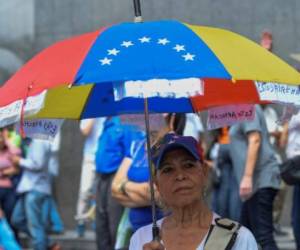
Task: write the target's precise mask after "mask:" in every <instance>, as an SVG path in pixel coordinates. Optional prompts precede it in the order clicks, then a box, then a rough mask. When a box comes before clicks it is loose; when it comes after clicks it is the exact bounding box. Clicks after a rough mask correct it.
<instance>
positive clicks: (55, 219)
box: [43, 131, 64, 234]
mask: <svg viewBox="0 0 300 250" xmlns="http://www.w3.org/2000/svg"><path fill="white" fill-rule="evenodd" d="M60 137H61V134H60V131H58V133H57V134H56V135H55V137H54V139H53V141H51V153H50V158H49V161H48V170H49V173H50V180H51V188H52V195H51V196H49V199H48V200H47V201H46V202H45V206H44V208H43V210H44V211H43V213H45V216H49V231H50V232H51V233H54V234H61V233H63V231H64V225H63V222H62V219H61V217H60V215H59V212H58V209H57V205H56V202H55V197H54V195H55V192H54V191H55V178H56V177H57V176H58V173H59V159H58V153H59V149H60Z"/></svg>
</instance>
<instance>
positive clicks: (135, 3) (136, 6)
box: [133, 0, 143, 23]
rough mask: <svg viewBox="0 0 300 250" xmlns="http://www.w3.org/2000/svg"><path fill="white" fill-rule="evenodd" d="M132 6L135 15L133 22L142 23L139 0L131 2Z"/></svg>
mask: <svg viewBox="0 0 300 250" xmlns="http://www.w3.org/2000/svg"><path fill="white" fill-rule="evenodd" d="M133 6H134V15H135V17H134V22H136V23H140V22H142V21H143V18H142V12H141V2H140V0H133Z"/></svg>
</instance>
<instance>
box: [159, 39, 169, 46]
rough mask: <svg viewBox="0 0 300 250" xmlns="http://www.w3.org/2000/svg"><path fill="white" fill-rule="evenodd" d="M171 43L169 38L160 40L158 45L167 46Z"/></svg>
mask: <svg viewBox="0 0 300 250" xmlns="http://www.w3.org/2000/svg"><path fill="white" fill-rule="evenodd" d="M169 42H170V41H169V40H168V39H167V38H164V39H158V44H162V45H166V44H167V43H169Z"/></svg>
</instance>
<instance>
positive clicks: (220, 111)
mask: <svg viewBox="0 0 300 250" xmlns="http://www.w3.org/2000/svg"><path fill="white" fill-rule="evenodd" d="M254 117H255V106H254V105H252V104H240V105H226V106H222V107H216V108H211V109H209V110H208V117H207V129H210V130H211V129H217V128H222V127H226V126H231V125H233V124H235V123H237V122H243V121H252V120H253V119H254Z"/></svg>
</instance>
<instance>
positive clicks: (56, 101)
mask: <svg viewBox="0 0 300 250" xmlns="http://www.w3.org/2000/svg"><path fill="white" fill-rule="evenodd" d="M135 3H136V4H137V3H139V1H135ZM136 19H137V20H141V17H140V13H139V12H138V11H137V18H136ZM262 82H268V83H269V82H272V83H280V84H288V85H298V84H299V83H300V75H299V73H298V72H297V71H296V70H294V69H293V68H292V67H290V66H289V65H288V64H287V63H285V62H284V61H282V60H281V59H279V58H278V57H277V56H275V55H273V54H271V53H270V52H268V51H267V50H265V49H263V48H262V47H260V46H259V45H257V44H256V43H254V42H252V41H250V40H249V39H247V38H245V37H243V36H240V35H238V34H236V33H233V32H231V31H228V30H224V29H219V28H213V27H204V26H196V25H190V24H186V23H181V22H178V21H171V20H162V21H152V22H144V23H142V22H139V23H130V22H128V23H120V24H116V25H112V26H110V27H104V28H102V29H99V30H97V31H95V32H91V33H87V34H83V35H79V36H76V37H72V38H70V39H67V40H64V41H61V42H58V43H56V44H54V45H52V46H50V47H49V48H47V49H45V50H43V51H42V52H40V53H39V54H38V55H36V56H35V57H34V58H33V59H31V60H30V61H29V62H28V63H26V64H25V65H24V66H23V67H22V68H21V69H20V70H19V71H18V72H16V73H15V74H14V75H13V76H12V77H11V78H10V79H9V80H8V81H7V82H6V83H5V85H4V86H3V87H1V89H0V125H2V126H3V125H6V124H9V123H12V122H15V121H17V120H20V117H21V119H23V118H24V116H25V118H26V117H31V118H32V117H34V118H64V119H65V118H69V119H85V118H92V117H99V116H111V115H118V114H128V113H144V112H145V120H146V129H147V130H148V131H149V119H148V112H153V113H154V112H195V111H200V110H203V109H207V108H209V107H215V106H220V105H227V104H242V103H260V102H261V98H260V97H261V95H260V91H259V89H258V85H259V86H261V85H262V84H263V83H262ZM264 100H267V101H268V100H269V101H272V98H271V99H268V96H267V97H266V98H264ZM275 101H276V98H275ZM147 146H148V148H149V147H150V141H149V138H148V139H147ZM148 152H150V150H148ZM149 165H150V166H151V164H150V157H149ZM152 172H153V171H151V173H152ZM150 176H151V178H150V182H151V187H152V186H153V179H152V178H153V177H152V174H151V175H150ZM151 194H152V199H154V191H153V188H151ZM154 209H155V206H154V202H153V210H154ZM153 225H154V227H153V228H154V232H155V235H154V236H155V237H156V236H157V227H156V218H155V213H153Z"/></svg>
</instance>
